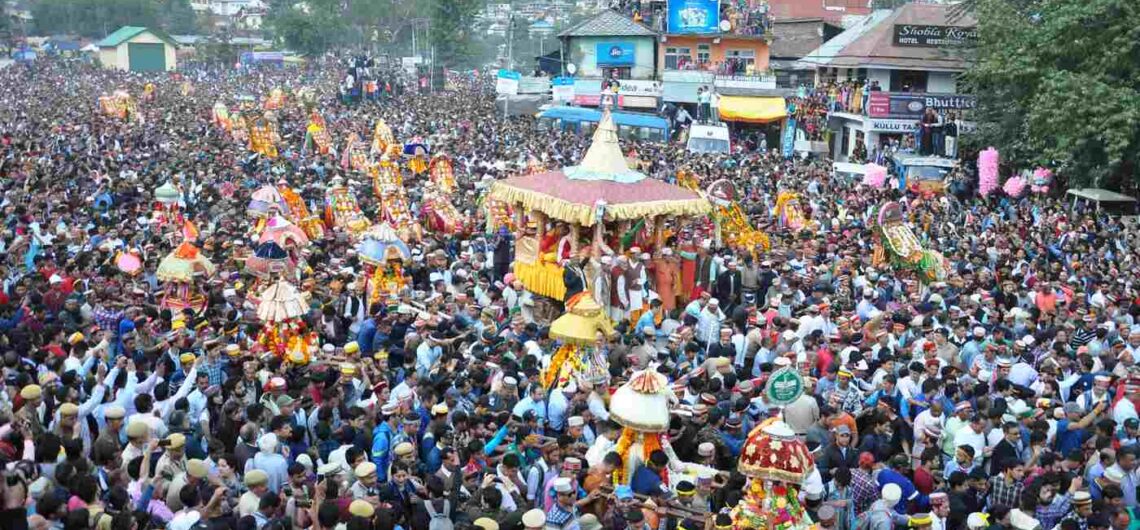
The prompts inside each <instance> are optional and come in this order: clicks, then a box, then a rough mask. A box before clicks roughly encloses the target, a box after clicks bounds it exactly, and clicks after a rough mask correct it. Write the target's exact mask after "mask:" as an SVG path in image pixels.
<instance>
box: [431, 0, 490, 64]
mask: <svg viewBox="0 0 1140 530" xmlns="http://www.w3.org/2000/svg"><path fill="white" fill-rule="evenodd" d="M482 8H483V1H482V0H431V43H432V45H433V46H434V47H435V60H436V63H437V64H441V65H443V66H445V67H450V68H455V67H461V66H478V65H479V63H480V62H481V61H483V60H484V59H486V50H487V47H486V46H483V45H480V43H481V42H482V41H481V39H479V38H478V37H479V36H478V35H477V34H476V32H475V31H474V26H475V15H476V14H478V13H479V10H480V9H482Z"/></svg>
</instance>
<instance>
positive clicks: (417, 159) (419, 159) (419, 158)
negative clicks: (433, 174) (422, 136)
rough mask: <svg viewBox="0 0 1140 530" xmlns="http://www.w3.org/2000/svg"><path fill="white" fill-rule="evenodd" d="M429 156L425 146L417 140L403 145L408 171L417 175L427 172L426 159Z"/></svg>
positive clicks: (429, 153)
mask: <svg viewBox="0 0 1140 530" xmlns="http://www.w3.org/2000/svg"><path fill="white" fill-rule="evenodd" d="M429 156H431V150H430V149H428V146H427V144H425V143H423V141H421V140H419V139H414V140H412V141H411V142H408V143H406V144H404V158H407V159H408V162H407V166H408V169H410V170H412V173H415V174H417V175H419V174H421V173H423V172H424V171H427V170H428V157H429Z"/></svg>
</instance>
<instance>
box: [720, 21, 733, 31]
mask: <svg viewBox="0 0 1140 530" xmlns="http://www.w3.org/2000/svg"><path fill="white" fill-rule="evenodd" d="M731 29H732V22H729V21H727V20H722V21H720V30H721V31H722V32H724V33H728V32H729V30H731Z"/></svg>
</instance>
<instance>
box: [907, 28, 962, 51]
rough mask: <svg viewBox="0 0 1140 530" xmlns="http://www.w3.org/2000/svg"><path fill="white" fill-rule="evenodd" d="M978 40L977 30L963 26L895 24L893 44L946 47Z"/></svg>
mask: <svg viewBox="0 0 1140 530" xmlns="http://www.w3.org/2000/svg"><path fill="white" fill-rule="evenodd" d="M976 40H978V30H977V29H975V28H968V27H964V26H926V25H920V24H895V46H913V47H918V48H948V47H952V46H966V45H969V44H973V43H974V41H976Z"/></svg>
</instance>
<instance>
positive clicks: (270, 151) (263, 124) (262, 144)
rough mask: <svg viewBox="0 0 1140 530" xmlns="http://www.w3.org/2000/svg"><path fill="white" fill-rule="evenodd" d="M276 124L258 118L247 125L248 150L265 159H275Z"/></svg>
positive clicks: (264, 118) (277, 138) (266, 119)
mask: <svg viewBox="0 0 1140 530" xmlns="http://www.w3.org/2000/svg"><path fill="white" fill-rule="evenodd" d="M279 140H280V138H279V137H278V136H277V124H275V123H273V121H272V120H270V119H269V118H268V117H266V116H260V117H257V118H255V119H254V120H253V123H251V124H250V125H249V150H250V151H253V152H254V153H257V154H260V155H262V156H264V157H266V158H277V142H278V141H279Z"/></svg>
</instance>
